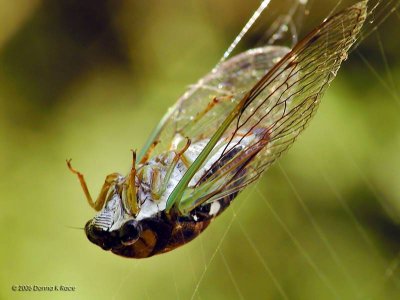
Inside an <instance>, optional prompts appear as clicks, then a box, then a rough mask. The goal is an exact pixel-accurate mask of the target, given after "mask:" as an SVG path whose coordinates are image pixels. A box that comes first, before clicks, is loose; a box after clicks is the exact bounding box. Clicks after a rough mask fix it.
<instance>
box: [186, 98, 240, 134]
mask: <svg viewBox="0 0 400 300" xmlns="http://www.w3.org/2000/svg"><path fill="white" fill-rule="evenodd" d="M232 98H233V96H232V95H225V96H219V97H214V98H213V99H212V100H211V101H210V102H209V103H208V104H207V106H206V108H205V109H203V110H202V111H200V112H198V113H197V114H196V115H195V117H194V118H193V120H192V121H191V122H190V123H188V124H187V125H185V126H184V127H182V128H181V129H179V130H178V132H184V130H185V129H187V127H191V126H194V125H195V124H196V123H197V122H199V121H200V120H201V118H202V117H204V116H205V115H206V114H207V113H208V112H209V111H211V110H212V109H213V108H214V107H215V106H217V105H218V104H220V103H221V102H224V101H230V100H231V99H232Z"/></svg>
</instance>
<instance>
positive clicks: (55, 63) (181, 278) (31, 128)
mask: <svg viewBox="0 0 400 300" xmlns="http://www.w3.org/2000/svg"><path fill="white" fill-rule="evenodd" d="M275 2H279V1H275ZM282 3H283V2H282ZM335 3H336V1H333V0H332V1H325V0H324V1H322V0H320V1H314V4H313V5H312V6H311V8H310V11H309V15H308V17H307V18H306V20H305V22H304V24H303V25H304V28H303V29H304V30H303V31H302V32H303V34H304V33H305V32H306V29H307V28H310V27H311V26H312V24H313V25H315V24H317V23H319V22H320V21H321V20H322V19H323V18H324V17H325V16H326V15H327V14H328V13H329V11H330V10H331V9H332V8H333V7H334V6H335ZM350 3H352V2H351V1H343V6H346V5H348V4H350ZM322 4H323V5H322ZM257 5H258V1H257V0H252V1H239V0H235V1H231V0H213V1H211V0H193V1H172V0H170V1H155V0H151V1H133V0H126V1H111V0H109V1H107V0H101V1H98V0H96V1H94V0H91V1H78V0H73V1H69V0H63V1H52V0H48V1H39V0H38V1H14V2H12V1H5V0H2V1H0V11H1V16H2V28H1V29H0V153H1V155H0V170H1V171H2V174H3V177H2V180H1V182H0V187H1V189H0V190H1V193H2V195H1V198H2V206H1V210H0V233H1V237H2V247H1V249H0V263H1V272H0V299H14V298H15V299H46V298H48V299H64V298H67V297H68V298H71V299H128V298H129V299H161V298H162V299H188V298H190V297H191V296H192V295H193V294H194V298H196V299H197V298H198V299H235V298H239V299H240V298H242V299H243V298H244V299H261V298H264V299H281V298H282V292H279V289H281V291H283V293H284V294H285V295H286V296H287V297H288V298H290V299H336V298H340V299H357V298H360V299H396V298H398V297H399V295H400V277H399V274H400V273H399V272H400V271H399V269H398V267H399V264H400V256H399V250H400V249H399V247H400V243H399V235H400V230H399V221H400V185H399V182H400V175H399V170H400V156H399V155H398V153H399V149H400V118H399V112H400V106H399V104H400V93H399V78H400V65H399V58H398V53H399V51H400V45H399V42H398V38H397V37H398V28H399V27H398V26H399V25H400V20H399V17H398V13H397V14H396V13H394V14H393V15H392V17H390V18H389V19H388V21H387V22H386V23H385V24H384V25H382V26H381V28H380V30H379V35H377V34H372V35H371V36H370V38H368V39H367V40H365V41H364V43H363V44H362V45H361V46H360V47H359V49H358V50H357V51H355V52H353V53H352V54H351V56H350V59H349V60H348V61H347V62H346V63H345V65H344V67H343V68H342V69H341V71H340V72H339V76H338V78H337V79H336V80H335V82H334V84H333V86H332V87H331V89H330V90H329V92H328V93H327V95H326V97H325V98H324V99H323V104H322V105H321V107H320V111H319V112H318V113H317V115H316V117H315V120H313V122H311V125H310V127H309V128H308V129H307V130H306V132H305V134H304V135H303V136H302V137H301V138H300V139H299V141H298V142H297V143H296V145H295V146H294V147H293V149H292V150H291V151H290V152H289V153H288V154H287V155H285V157H284V158H283V159H282V160H281V162H280V164H277V165H275V166H274V167H273V168H272V169H270V170H269V171H268V173H267V174H266V175H265V176H264V177H263V178H262V179H261V181H260V182H259V183H258V185H257V186H255V187H252V188H249V189H248V190H246V191H245V192H243V193H242V194H241V196H240V197H239V198H238V199H237V200H235V202H234V204H233V205H232V207H231V208H230V209H228V210H227V211H226V212H225V213H224V214H223V215H222V216H221V217H220V218H219V219H217V220H216V221H215V222H214V223H213V224H212V225H211V226H210V228H209V229H207V231H206V232H205V233H204V234H202V235H201V236H200V237H199V238H198V239H197V240H195V241H193V242H191V243H190V244H188V245H186V246H185V247H182V248H180V249H178V250H176V251H173V252H171V253H169V254H165V255H162V256H157V257H153V258H150V259H145V260H128V259H123V258H119V257H117V256H115V255H113V254H110V253H107V252H105V251H102V250H100V248H98V247H96V246H94V245H92V244H91V243H90V242H89V241H87V239H86V237H85V236H84V232H83V231H82V230H76V229H72V228H70V227H76V226H77V227H83V225H84V224H85V222H86V221H87V220H88V219H90V218H92V217H93V211H92V210H91V209H90V207H89V206H88V205H87V204H86V202H85V201H84V198H83V194H82V191H81V189H80V186H79V184H78V182H77V180H76V178H75V177H73V176H72V175H71V174H70V173H69V171H68V170H67V168H66V165H65V159H66V158H69V157H72V158H74V164H75V166H76V167H77V168H79V169H80V170H81V171H82V172H84V174H85V175H86V178H87V181H88V183H89V186H90V188H91V190H92V193H93V194H96V193H97V192H98V191H99V188H100V186H101V183H102V182H103V180H104V176H105V175H106V174H109V173H111V172H114V171H120V172H125V171H126V170H128V168H129V164H130V160H131V155H130V151H129V150H130V149H131V148H139V147H140V146H141V145H142V144H143V143H144V141H145V139H146V137H147V135H148V134H149V132H150V130H151V129H152V128H153V127H154V126H155V124H157V122H158V120H159V119H160V118H161V116H162V115H163V113H164V112H165V111H166V109H167V108H168V107H169V106H170V105H172V104H173V103H174V101H175V100H176V99H177V98H178V97H179V96H180V94H181V93H182V92H183V91H184V89H185V86H187V85H188V84H190V83H193V82H195V81H196V80H197V79H198V78H200V77H201V76H202V75H204V74H205V73H207V72H208V71H209V70H210V69H211V68H212V67H213V65H214V64H215V63H216V62H217V61H218V59H219V58H220V57H221V55H222V54H223V52H224V50H225V49H226V47H227V46H228V45H229V43H230V42H231V40H232V39H233V38H234V37H235V34H237V33H238V32H239V31H240V29H241V27H242V26H243V24H244V23H245V22H246V21H247V19H248V17H249V16H250V15H251V14H252V12H253V11H254V9H255V8H256V7H257ZM284 5H287V4H286V3H285V4H281V5H280V6H279V5H275V6H271V12H269V11H267V15H268V13H270V15H268V16H269V17H270V18H273V17H274V11H275V12H276V11H277V10H275V9H281V10H284V9H285V7H284ZM288 7H289V6H287V7H286V8H288ZM268 16H267V17H266V18H267V19H268ZM253 39H254V40H253ZM256 39H257V38H256V36H254V37H252V38H251V39H249V40H247V42H245V44H244V45H242V48H244V47H245V46H251V43H252V42H255V40H256ZM246 43H247V44H246ZM362 57H363V58H364V60H363V59H362ZM12 285H39V286H54V285H66V286H75V287H76V291H75V292H69V293H68V292H25V293H23V292H12V291H11V286H12Z"/></svg>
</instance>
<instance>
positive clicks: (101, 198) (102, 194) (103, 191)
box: [67, 159, 121, 211]
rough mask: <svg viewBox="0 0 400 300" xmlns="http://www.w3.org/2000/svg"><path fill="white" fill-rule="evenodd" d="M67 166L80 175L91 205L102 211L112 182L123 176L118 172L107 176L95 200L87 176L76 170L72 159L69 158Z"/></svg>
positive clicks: (79, 177)
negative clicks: (86, 179)
mask: <svg viewBox="0 0 400 300" xmlns="http://www.w3.org/2000/svg"><path fill="white" fill-rule="evenodd" d="M67 166H68V168H69V170H70V171H71V172H72V173H74V174H75V175H77V176H78V179H79V182H80V183H81V186H82V189H83V192H84V194H85V196H86V200H87V202H88V203H89V205H90V206H91V207H92V208H93V209H94V210H96V211H100V210H101V209H102V207H103V205H104V203H105V202H106V199H107V193H108V191H109V190H110V187H111V186H112V184H113V183H114V182H115V180H116V179H117V178H118V177H119V176H121V175H120V174H118V173H113V174H110V175H108V176H107V177H106V179H105V181H104V184H103V187H102V188H101V191H100V193H99V196H98V197H97V199H96V201H93V199H92V196H91V195H90V192H89V189H88V187H87V184H86V181H85V178H84V177H83V174H82V173H80V172H78V171H77V170H75V169H74V168H73V167H72V165H71V159H69V160H67Z"/></svg>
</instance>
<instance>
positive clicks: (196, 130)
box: [138, 46, 289, 161]
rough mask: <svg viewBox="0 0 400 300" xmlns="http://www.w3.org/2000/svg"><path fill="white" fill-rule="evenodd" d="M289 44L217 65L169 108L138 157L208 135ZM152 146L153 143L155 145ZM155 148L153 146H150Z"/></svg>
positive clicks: (284, 51) (281, 55) (170, 148)
mask: <svg viewBox="0 0 400 300" xmlns="http://www.w3.org/2000/svg"><path fill="white" fill-rule="evenodd" d="M288 52H289V49H288V48H286V47H277V46H267V47H261V48H256V49H252V50H249V51H246V52H243V53H241V54H239V55H237V56H235V57H233V58H231V59H229V60H227V61H225V62H223V63H221V64H220V65H219V66H218V67H217V68H215V69H214V70H213V71H212V72H211V73H209V74H208V75H206V76H205V77H203V78H202V79H201V80H199V82H197V83H196V84H195V85H193V86H191V87H190V88H189V90H188V91H187V92H186V93H185V94H184V95H183V96H182V97H181V98H180V99H179V100H178V101H177V103H176V104H175V105H174V106H173V107H172V108H170V110H169V112H168V113H167V114H166V115H165V116H164V118H163V119H162V120H161V122H160V123H159V125H158V126H157V128H156V129H155V131H154V132H153V134H152V135H151V136H150V138H149V140H148V142H147V143H146V145H145V147H144V148H143V150H142V151H141V153H140V154H139V156H138V160H139V161H140V160H142V159H143V158H144V159H146V158H148V156H149V155H146V153H147V154H150V153H149V152H150V151H149V150H154V152H153V153H152V154H153V155H157V154H159V153H162V152H165V151H168V150H176V149H179V148H181V147H183V146H184V144H185V143H186V141H185V138H189V139H190V140H191V141H192V143H194V142H196V141H198V140H201V139H205V138H209V137H210V135H211V134H212V133H213V131H215V128H218V127H219V125H220V124H221V123H222V121H223V120H224V119H225V118H226V116H227V114H229V112H230V111H231V110H232V108H234V107H235V106H236V105H237V103H238V101H239V100H241V98H242V96H243V93H245V92H247V91H248V90H249V89H251V88H252V87H253V86H254V85H255V84H256V83H257V82H258V81H259V80H260V78H262V77H263V76H264V75H265V74H266V73H267V72H268V70H269V69H271V68H272V67H273V66H274V65H275V64H276V63H277V62H278V61H279V60H280V59H281V58H282V57H283V56H284V55H286V54H287V53H288ZM152 145H153V146H152ZM151 148H153V149H151Z"/></svg>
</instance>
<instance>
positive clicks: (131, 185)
mask: <svg viewBox="0 0 400 300" xmlns="http://www.w3.org/2000/svg"><path fill="white" fill-rule="evenodd" d="M135 178H136V151H133V150H132V167H131V171H130V173H129V177H128V188H127V197H126V199H127V204H128V207H129V211H130V212H131V214H132V215H133V216H135V215H137V213H138V212H139V206H138V202H137V196H136V185H135Z"/></svg>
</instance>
